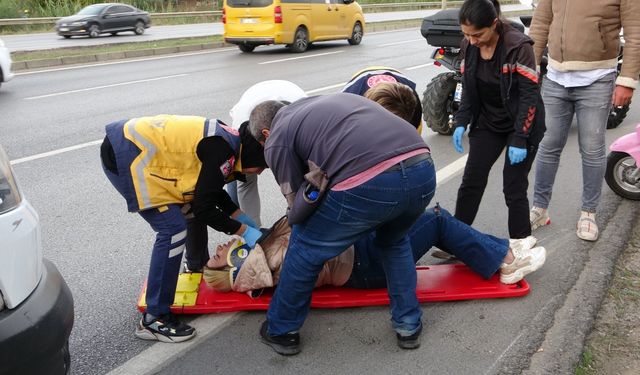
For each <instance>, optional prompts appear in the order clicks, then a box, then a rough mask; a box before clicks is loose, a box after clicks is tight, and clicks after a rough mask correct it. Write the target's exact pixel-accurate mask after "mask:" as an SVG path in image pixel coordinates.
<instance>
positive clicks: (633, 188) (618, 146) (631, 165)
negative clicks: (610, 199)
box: [604, 124, 640, 201]
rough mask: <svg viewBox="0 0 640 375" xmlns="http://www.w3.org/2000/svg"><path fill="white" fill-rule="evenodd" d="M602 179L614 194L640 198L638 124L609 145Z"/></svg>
mask: <svg viewBox="0 0 640 375" xmlns="http://www.w3.org/2000/svg"><path fill="white" fill-rule="evenodd" d="M609 150H610V151H611V152H610V153H609V155H608V156H607V170H606V172H605V174H604V179H605V181H606V182H607V185H609V187H610V188H611V190H613V191H614V192H615V193H616V194H618V195H619V196H621V197H623V198H627V199H632V200H636V201H637V200H640V170H639V169H638V164H639V162H640V124H638V125H636V129H635V131H634V132H633V133H630V134H627V135H623V136H622V137H620V138H618V139H616V140H615V141H614V142H613V144H611V146H610V147H609Z"/></svg>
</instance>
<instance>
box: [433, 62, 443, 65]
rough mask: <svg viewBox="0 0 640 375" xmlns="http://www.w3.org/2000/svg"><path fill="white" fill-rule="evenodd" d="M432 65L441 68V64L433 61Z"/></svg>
mask: <svg viewBox="0 0 640 375" xmlns="http://www.w3.org/2000/svg"><path fill="white" fill-rule="evenodd" d="M433 65H435V66H441V65H442V64H441V63H440V61H434V62H433Z"/></svg>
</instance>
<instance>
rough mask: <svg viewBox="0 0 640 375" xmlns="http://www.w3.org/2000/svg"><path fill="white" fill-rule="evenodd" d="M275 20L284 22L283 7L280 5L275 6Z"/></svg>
mask: <svg viewBox="0 0 640 375" xmlns="http://www.w3.org/2000/svg"><path fill="white" fill-rule="evenodd" d="M273 22H275V23H282V8H281V7H280V6H277V7H275V8H273Z"/></svg>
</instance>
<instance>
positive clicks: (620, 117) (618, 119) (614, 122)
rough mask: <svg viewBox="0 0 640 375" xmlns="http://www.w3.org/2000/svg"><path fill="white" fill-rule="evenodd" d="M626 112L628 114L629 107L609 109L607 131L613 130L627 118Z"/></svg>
mask: <svg viewBox="0 0 640 375" xmlns="http://www.w3.org/2000/svg"><path fill="white" fill-rule="evenodd" d="M627 112H629V105H628V104H627V105H625V106H622V108H616V107H611V112H609V119H608V120H607V129H615V128H617V127H618V126H620V124H622V121H624V118H625V117H627Z"/></svg>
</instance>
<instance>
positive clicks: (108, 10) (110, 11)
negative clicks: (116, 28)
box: [104, 6, 117, 14]
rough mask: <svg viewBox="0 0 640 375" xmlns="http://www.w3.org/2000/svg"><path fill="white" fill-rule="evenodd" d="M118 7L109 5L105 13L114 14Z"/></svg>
mask: <svg viewBox="0 0 640 375" xmlns="http://www.w3.org/2000/svg"><path fill="white" fill-rule="evenodd" d="M116 8H117V7H115V6H113V7H109V9H107V10H105V12H104V14H114V13H116Z"/></svg>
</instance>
